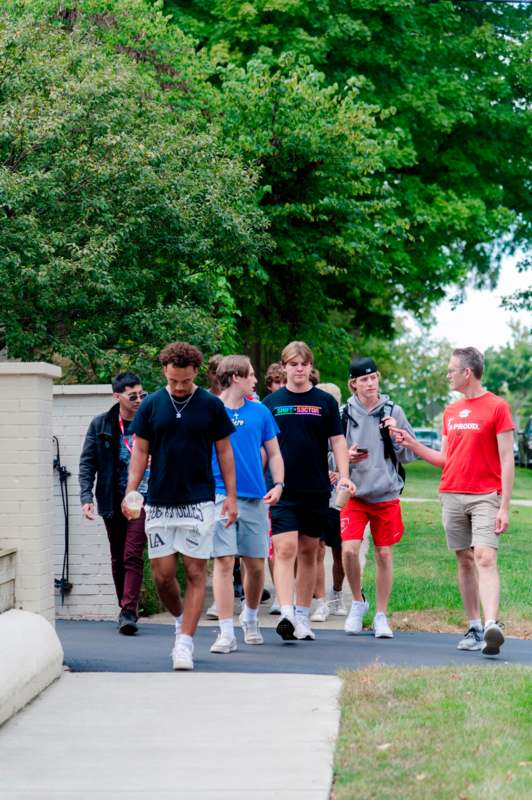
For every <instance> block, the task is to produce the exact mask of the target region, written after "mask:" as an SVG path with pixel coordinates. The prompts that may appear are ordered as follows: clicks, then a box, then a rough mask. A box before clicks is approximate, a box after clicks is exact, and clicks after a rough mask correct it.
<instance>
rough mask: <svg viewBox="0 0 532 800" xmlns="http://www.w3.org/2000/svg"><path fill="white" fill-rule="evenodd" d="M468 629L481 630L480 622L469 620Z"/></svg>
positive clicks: (478, 620)
mask: <svg viewBox="0 0 532 800" xmlns="http://www.w3.org/2000/svg"><path fill="white" fill-rule="evenodd" d="M469 627H470V628H476V630H477V631H481V630H482V621H481V620H480V619H470V620H469Z"/></svg>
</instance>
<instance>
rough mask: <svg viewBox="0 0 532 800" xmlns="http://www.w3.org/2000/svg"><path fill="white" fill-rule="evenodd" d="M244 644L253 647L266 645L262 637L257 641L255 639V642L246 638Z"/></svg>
mask: <svg viewBox="0 0 532 800" xmlns="http://www.w3.org/2000/svg"><path fill="white" fill-rule="evenodd" d="M244 644H252V645H259V644H264V639H263V638H262V636H261V637H260V639H259V638H256V639H253V641H251V640H250V639H246V638H245V637H244Z"/></svg>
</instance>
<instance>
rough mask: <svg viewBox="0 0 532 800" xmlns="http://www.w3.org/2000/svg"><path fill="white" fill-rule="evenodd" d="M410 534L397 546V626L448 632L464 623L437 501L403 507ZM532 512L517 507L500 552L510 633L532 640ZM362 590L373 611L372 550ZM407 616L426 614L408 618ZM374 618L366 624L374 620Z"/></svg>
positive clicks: (503, 613)
mask: <svg viewBox="0 0 532 800" xmlns="http://www.w3.org/2000/svg"><path fill="white" fill-rule="evenodd" d="M403 517H404V520H405V527H406V532H405V534H404V536H403V538H402V540H401V542H400V543H399V544H398V545H396V546H395V547H394V565H395V577H394V586H393V591H392V596H391V601H390V610H391V611H392V612H395V616H394V617H393V622H394V625H395V626H396V627H400V628H401V627H402V628H405V629H408V628H411V627H412V628H423V627H425V628H427V629H435V630H436V629H440V630H446V629H449V628H448V626H452V627H454V626H459V627H463V625H464V622H465V620H464V614H463V610H462V603H461V598H460V594H459V592H458V585H457V580H456V564H455V560H456V559H455V556H454V554H453V553H450V552H449V551H448V550H447V545H446V542H445V534H444V532H443V527H442V524H441V511H440V505H439V503H404V504H403ZM531 531H532V508H525V507H519V506H514V507H513V508H512V510H511V516H510V530H509V532H508V533H505V534H503V536H502V543H501V547H500V549H499V566H500V573H501V614H500V618H501V620H502V621H503V622H505V623H506V625H507V632H508V633H511V634H512V633H513V634H516V635H524V636H532V589H531V581H530V564H531V563H532V537H531V536H530V532H531ZM364 587H365V592H366V595H367V596H368V597H369V599H370V604H371V608H372V609H374V608H375V571H374V562H373V548H371V547H370V552H369V556H368V562H367V565H366V569H365V572H364ZM407 612H423V613H422V614H417V615H416V614H414V615H412V614H410V615H409V614H408V613H407ZM371 616H372V614H371V613H370V615H368V616H367V618H366V623H367V624H369V623H370V622H371Z"/></svg>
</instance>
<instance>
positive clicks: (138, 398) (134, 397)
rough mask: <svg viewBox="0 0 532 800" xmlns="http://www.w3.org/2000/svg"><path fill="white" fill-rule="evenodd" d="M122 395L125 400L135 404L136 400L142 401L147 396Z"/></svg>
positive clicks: (145, 394) (140, 393) (136, 393)
mask: <svg viewBox="0 0 532 800" xmlns="http://www.w3.org/2000/svg"><path fill="white" fill-rule="evenodd" d="M122 394H123V395H124V396H125V398H126V400H129V402H130V403H136V402H137V400H144V398H145V397H147V396H148V392H132V393H131V394H126V393H125V392H122Z"/></svg>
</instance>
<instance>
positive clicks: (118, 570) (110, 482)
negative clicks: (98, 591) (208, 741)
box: [79, 372, 149, 636]
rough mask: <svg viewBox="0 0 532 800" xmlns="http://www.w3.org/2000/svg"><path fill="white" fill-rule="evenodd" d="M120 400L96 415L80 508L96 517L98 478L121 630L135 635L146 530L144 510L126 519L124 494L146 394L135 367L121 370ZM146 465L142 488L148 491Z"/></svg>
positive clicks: (83, 465) (84, 459) (116, 382)
mask: <svg viewBox="0 0 532 800" xmlns="http://www.w3.org/2000/svg"><path fill="white" fill-rule="evenodd" d="M112 386H113V397H114V399H115V400H117V401H118V402H116V403H115V404H114V405H113V406H112V407H111V408H110V410H109V411H107V412H106V413H105V414H99V415H98V416H97V417H94V419H93V420H92V422H91V424H90V425H89V429H88V431H87V435H86V436H85V442H84V444H83V450H82V453H81V457H80V462H79V485H80V499H81V509H82V512H83V515H84V517H85V518H86V519H88V520H93V519H94V518H95V509H94V496H93V486H94V481H95V479H96V492H95V494H96V503H97V505H98V514H99V515H100V516H101V517H102V518H103V521H104V524H105V527H106V530H107V536H108V538H109V546H110V549H111V569H112V573H113V581H114V584H115V589H116V596H117V598H118V604H119V606H120V614H119V617H118V630H119V631H120V633H122V634H124V635H125V636H133V635H134V634H135V633H136V632H137V630H138V628H137V607H138V602H139V595H140V587H141V584H142V573H143V552H144V543H145V541H146V535H145V532H144V523H145V513H144V509H142V511H141V514H140V517H138V519H130V520H127V519H126V518H125V517H124V515H123V514H122V511H121V508H120V504H121V502H122V500H123V498H124V494H125V490H126V486H127V477H128V470H129V462H130V459H131V451H132V449H133V441H134V434H131V433H130V430H129V429H130V425H131V423H132V421H133V418H134V416H135V413H136V411H137V409H138V408H139V406H140V404H141V403H142V401H143V400H144V398H145V397H146V396H147V392H145V391H143V389H142V384H141V382H140V378H139V377H138V376H137V375H135V374H134V373H133V372H120V373H119V374H118V375H117V376H116V377H115V378H114V379H113V382H112ZM148 473H149V469H148V470H146V474H145V475H144V479H143V481H142V482H141V484H140V486H139V492H141V494H144V495H145V494H146V491H147V485H148Z"/></svg>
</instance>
